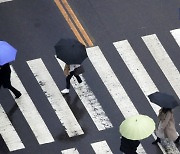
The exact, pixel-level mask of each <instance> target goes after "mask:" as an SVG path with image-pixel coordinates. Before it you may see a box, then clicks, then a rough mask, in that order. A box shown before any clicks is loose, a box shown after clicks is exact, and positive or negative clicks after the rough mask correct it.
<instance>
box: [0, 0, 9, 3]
mask: <svg viewBox="0 0 180 154" xmlns="http://www.w3.org/2000/svg"><path fill="white" fill-rule="evenodd" d="M9 1H12V0H0V3H4V2H9Z"/></svg>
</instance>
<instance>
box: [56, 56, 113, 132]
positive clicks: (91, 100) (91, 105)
mask: <svg viewBox="0 0 180 154" xmlns="http://www.w3.org/2000/svg"><path fill="white" fill-rule="evenodd" d="M57 60H58V62H59V64H60V66H61V68H62V69H63V68H64V65H65V64H64V63H63V62H62V61H61V60H59V59H57ZM80 76H81V79H82V83H81V85H80V86H79V84H78V82H77V81H76V80H75V78H74V77H73V78H74V80H71V84H72V86H73V87H74V90H75V91H76V93H77V94H78V96H79V98H80V99H81V101H82V103H83V104H84V106H85V108H86V109H87V111H88V113H89V115H90V116H91V118H92V120H93V121H94V123H95V125H96V127H97V129H98V130H104V129H106V128H111V127H113V126H112V124H111V122H110V120H109V118H108V117H107V116H106V114H105V112H104V111H103V109H102V107H101V105H100V103H99V102H98V100H97V98H96V97H95V96H94V94H93V92H92V91H91V89H90V87H89V86H88V84H87V83H86V81H85V79H84V77H83V76H82V75H80Z"/></svg>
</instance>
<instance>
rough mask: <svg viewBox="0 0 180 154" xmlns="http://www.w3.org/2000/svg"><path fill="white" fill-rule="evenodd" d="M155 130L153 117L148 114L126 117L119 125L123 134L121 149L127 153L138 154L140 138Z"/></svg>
mask: <svg viewBox="0 0 180 154" xmlns="http://www.w3.org/2000/svg"><path fill="white" fill-rule="evenodd" d="M154 130H155V123H154V121H153V119H152V118H150V117H148V116H146V115H135V116H131V117H129V118H127V119H125V120H124V121H123V122H122V123H121V125H120V127H119V132H120V134H121V135H122V137H121V145H120V151H122V152H124V153H125V154H137V152H136V150H137V147H138V146H139V144H140V140H142V139H145V138H147V137H148V136H150V135H151V134H152V133H153V131H154Z"/></svg>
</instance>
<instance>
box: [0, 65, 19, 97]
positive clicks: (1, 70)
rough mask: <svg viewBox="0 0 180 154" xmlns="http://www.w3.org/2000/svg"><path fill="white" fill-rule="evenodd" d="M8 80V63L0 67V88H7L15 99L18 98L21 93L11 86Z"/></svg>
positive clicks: (9, 74)
mask: <svg viewBox="0 0 180 154" xmlns="http://www.w3.org/2000/svg"><path fill="white" fill-rule="evenodd" d="M10 78H11V68H10V66H9V63H6V64H4V65H2V66H0V88H1V86H3V87H4V88H8V89H9V90H11V91H12V92H13V93H14V95H15V98H19V97H20V96H21V93H20V91H18V90H17V89H15V88H14V87H13V86H12V85H11V80H10Z"/></svg>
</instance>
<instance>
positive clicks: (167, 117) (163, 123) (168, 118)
mask: <svg viewBox="0 0 180 154" xmlns="http://www.w3.org/2000/svg"><path fill="white" fill-rule="evenodd" d="M171 116H172V113H171V112H169V111H168V112H166V117H165V119H164V120H163V121H161V127H162V128H163V129H164V128H165V127H166V126H167V124H168V122H169V120H170V119H171Z"/></svg>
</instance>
